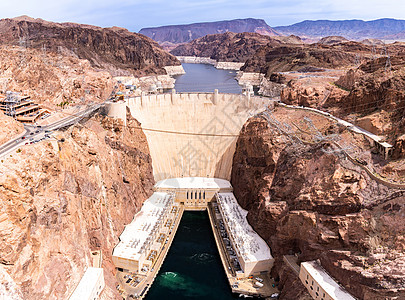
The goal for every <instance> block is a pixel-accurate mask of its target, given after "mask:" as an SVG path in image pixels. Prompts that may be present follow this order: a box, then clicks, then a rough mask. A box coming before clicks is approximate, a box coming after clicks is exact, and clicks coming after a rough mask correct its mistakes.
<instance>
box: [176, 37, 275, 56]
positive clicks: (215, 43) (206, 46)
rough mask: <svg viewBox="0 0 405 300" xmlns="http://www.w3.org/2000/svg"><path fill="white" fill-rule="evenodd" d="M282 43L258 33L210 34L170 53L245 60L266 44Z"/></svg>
mask: <svg viewBox="0 0 405 300" xmlns="http://www.w3.org/2000/svg"><path fill="white" fill-rule="evenodd" d="M267 44H271V45H274V46H275V45H280V44H282V42H281V41H279V40H276V39H273V38H271V37H269V36H264V35H261V34H258V33H248V32H244V33H233V32H226V33H221V34H210V35H206V36H204V37H202V38H199V39H196V40H194V41H192V42H190V43H187V44H183V45H180V46H177V47H176V48H175V49H173V50H172V51H170V53H172V54H174V55H177V56H199V57H210V58H211V59H215V60H217V61H229V62H245V61H246V60H247V59H248V58H250V57H252V56H253V55H254V54H255V52H256V50H257V49H258V48H259V47H261V46H264V45H267Z"/></svg>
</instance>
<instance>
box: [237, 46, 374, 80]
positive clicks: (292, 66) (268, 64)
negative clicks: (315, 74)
mask: <svg viewBox="0 0 405 300" xmlns="http://www.w3.org/2000/svg"><path fill="white" fill-rule="evenodd" d="M367 47H368V46H366V45H363V44H360V43H354V42H352V44H350V45H346V43H342V44H337V45H322V44H311V45H291V44H290V45H281V46H279V47H273V46H272V45H266V46H262V47H260V48H259V49H258V50H257V51H256V53H255V54H254V56H253V57H251V58H250V59H248V60H247V61H246V63H245V65H244V66H243V67H242V68H241V70H242V71H244V72H256V73H264V74H265V75H266V77H270V76H271V74H273V73H274V72H285V71H297V70H300V69H302V68H303V67H307V66H315V67H320V68H331V69H335V68H341V67H344V66H350V65H353V64H354V63H355V62H356V55H358V52H362V51H363V52H367V50H368V48H367Z"/></svg>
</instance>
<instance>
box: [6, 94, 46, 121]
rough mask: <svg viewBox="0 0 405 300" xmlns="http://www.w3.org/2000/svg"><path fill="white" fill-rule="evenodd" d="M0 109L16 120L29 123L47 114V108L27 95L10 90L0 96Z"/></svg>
mask: <svg viewBox="0 0 405 300" xmlns="http://www.w3.org/2000/svg"><path fill="white" fill-rule="evenodd" d="M0 110H1V111H3V112H4V113H5V114H6V115H8V116H10V117H13V118H14V119H16V120H17V121H20V122H29V123H34V122H36V121H37V120H38V119H39V118H41V117H43V116H45V115H46V114H49V110H47V109H44V108H42V107H41V106H40V105H39V104H37V103H34V102H33V101H32V100H31V99H30V97H29V96H21V95H20V94H19V93H15V92H11V91H7V92H6V95H5V96H3V95H1V96H0Z"/></svg>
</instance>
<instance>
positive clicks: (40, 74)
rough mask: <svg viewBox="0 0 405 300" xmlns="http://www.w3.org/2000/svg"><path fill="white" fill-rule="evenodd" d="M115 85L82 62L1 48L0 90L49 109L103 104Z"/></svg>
mask: <svg viewBox="0 0 405 300" xmlns="http://www.w3.org/2000/svg"><path fill="white" fill-rule="evenodd" d="M115 84H116V82H115V80H114V79H113V78H112V76H111V74H110V73H108V72H106V71H100V70H96V69H95V68H93V67H92V66H91V65H90V63H89V61H87V60H84V59H78V58H77V57H72V56H66V55H61V54H57V53H52V52H47V53H42V52H40V51H38V50H36V49H22V48H20V47H17V46H0V90H1V91H2V92H3V93H4V92H5V91H7V90H11V91H16V92H21V93H22V94H26V95H29V96H31V98H32V99H34V100H35V101H36V102H39V103H42V104H44V105H45V106H46V107H49V108H51V109H54V108H56V106H57V105H62V104H63V105H68V104H69V105H74V104H86V103H89V102H100V101H105V100H106V99H107V98H108V96H109V95H110V93H111V92H112V90H113V87H114V85H115Z"/></svg>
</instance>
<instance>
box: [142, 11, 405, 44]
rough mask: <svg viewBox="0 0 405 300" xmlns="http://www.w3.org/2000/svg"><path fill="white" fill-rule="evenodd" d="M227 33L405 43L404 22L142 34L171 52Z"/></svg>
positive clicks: (231, 24)
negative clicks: (333, 37)
mask: <svg viewBox="0 0 405 300" xmlns="http://www.w3.org/2000/svg"><path fill="white" fill-rule="evenodd" d="M225 32H234V33H242V32H255V33H259V34H262V35H268V36H288V35H296V36H299V37H301V38H303V40H304V41H307V42H315V41H318V40H319V39H320V38H323V37H327V36H341V37H344V38H347V39H350V40H357V41H360V40H363V39H383V40H405V20H397V19H378V20H373V21H362V20H342V21H329V20H318V21H303V22H300V23H296V24H293V25H289V26H277V27H273V28H272V27H270V26H269V25H267V23H266V22H265V21H264V20H261V19H253V18H249V19H236V20H229V21H218V22H206V23H194V24H187V25H170V26H161V27H153V28H143V29H141V30H140V31H139V33H141V34H143V35H146V36H148V37H150V38H152V39H153V40H155V41H157V42H158V43H159V44H160V45H162V46H163V47H164V48H166V49H168V50H171V49H173V48H174V47H176V46H177V45H178V44H183V43H188V42H190V41H192V40H195V39H198V38H200V37H203V36H205V35H207V34H218V33H225Z"/></svg>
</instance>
